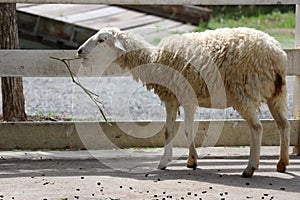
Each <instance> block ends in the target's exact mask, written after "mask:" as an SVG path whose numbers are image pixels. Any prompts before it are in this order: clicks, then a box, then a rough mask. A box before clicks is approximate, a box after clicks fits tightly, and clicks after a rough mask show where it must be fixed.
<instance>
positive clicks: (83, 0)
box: [0, 0, 300, 5]
mask: <svg viewBox="0 0 300 200" xmlns="http://www.w3.org/2000/svg"><path fill="white" fill-rule="evenodd" d="M5 2H10V3H41V4H46V3H64V4H111V5H126V4H127V5H153V4H157V5H179V4H194V5H254V4H256V5H270V4H297V3H300V0H226V1H224V0H167V1H161V0H150V1H149V0H0V3H5Z"/></svg>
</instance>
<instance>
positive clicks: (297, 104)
mask: <svg viewBox="0 0 300 200" xmlns="http://www.w3.org/2000/svg"><path fill="white" fill-rule="evenodd" d="M295 48H296V49H300V4H296V32H295ZM293 107H294V110H293V116H294V118H295V119H299V118H300V76H296V77H295V80H294V99H293ZM294 153H295V154H297V155H300V132H299V134H298V145H297V146H295V147H294Z"/></svg>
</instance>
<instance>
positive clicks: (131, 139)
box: [0, 120, 300, 150]
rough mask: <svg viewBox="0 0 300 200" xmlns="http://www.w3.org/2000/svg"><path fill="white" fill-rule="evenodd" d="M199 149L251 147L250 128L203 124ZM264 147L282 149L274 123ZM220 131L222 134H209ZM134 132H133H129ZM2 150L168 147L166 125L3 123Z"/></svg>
mask: <svg viewBox="0 0 300 200" xmlns="http://www.w3.org/2000/svg"><path fill="white" fill-rule="evenodd" d="M290 122H291V145H296V144H297V140H298V131H299V127H300V126H299V124H300V121H299V120H290ZM196 124H197V125H198V129H197V134H196V137H195V143H196V146H198V147H201V146H249V144H250V141H249V138H250V135H249V133H248V132H249V131H248V125H247V123H246V122H245V121H243V120H228V121H225V122H223V121H201V122H199V123H196ZM262 124H263V127H264V134H263V141H262V145H263V146H275V145H276V146H277V145H279V133H278V132H277V127H276V125H275V123H274V121H273V120H262ZM215 127H217V129H218V130H220V132H214V131H211V132H208V130H209V129H212V128H215ZM129 130H130V131H129ZM175 132H176V133H177V135H176V137H175V139H174V146H175V147H186V146H187V144H186V138H185V134H184V131H183V123H182V122H176V123H175ZM0 138H1V140H0V149H1V150H11V149H65V148H68V149H70V148H71V149H83V148H86V149H100V148H129V147H162V146H164V122H113V123H112V125H108V124H107V123H104V122H100V123H98V122H23V123H22V122H17V123H15V122H14V123H7V122H1V123H0Z"/></svg>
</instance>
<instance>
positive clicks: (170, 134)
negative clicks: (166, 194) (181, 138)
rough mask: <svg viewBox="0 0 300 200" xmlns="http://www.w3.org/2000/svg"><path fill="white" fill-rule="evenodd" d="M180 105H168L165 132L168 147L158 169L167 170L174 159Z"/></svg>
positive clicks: (166, 146)
mask: <svg viewBox="0 0 300 200" xmlns="http://www.w3.org/2000/svg"><path fill="white" fill-rule="evenodd" d="M178 107H179V106H178V105H173V104H171V103H166V114H167V119H166V130H165V140H166V145H165V149H164V154H163V156H162V158H161V160H160V162H159V165H158V169H166V167H167V166H168V164H169V163H170V162H171V161H172V159H173V152H172V151H173V139H174V123H175V120H176V116H177V110H178Z"/></svg>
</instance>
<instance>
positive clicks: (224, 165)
mask: <svg viewBox="0 0 300 200" xmlns="http://www.w3.org/2000/svg"><path fill="white" fill-rule="evenodd" d="M248 151H249V148H210V149H205V148H202V149H198V153H199V154H200V157H201V158H200V159H199V161H198V168H197V169H196V170H192V169H187V168H186V167H185V162H186V157H187V156H186V155H187V149H179V148H176V149H175V153H174V157H175V160H174V162H172V164H171V166H170V167H169V168H168V169H167V170H156V169H155V167H156V166H157V164H158V161H159V158H160V156H161V154H162V149H146V150H145V149H142V150H136V149H131V150H99V151H35V152H28V151H26V152H25V151H16V152H0V199H21V200H27V199H28V200H35V199H41V200H44V199H47V200H50V199H58V200H66V199H203V200H206V199H208V200H210V199H213V200H214V199H233V200H236V199H282V200H284V199H289V200H294V199H299V195H300V177H299V176H300V158H299V157H296V156H293V155H291V160H290V166H289V167H288V170H287V173H277V172H276V170H275V169H276V167H275V165H276V162H277V158H278V152H279V149H278V148H277V147H264V148H263V149H262V157H261V162H260V169H259V170H258V171H257V172H256V173H255V174H254V177H253V178H242V177H241V173H242V171H243V168H244V167H245V166H246V164H247V159H248Z"/></svg>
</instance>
